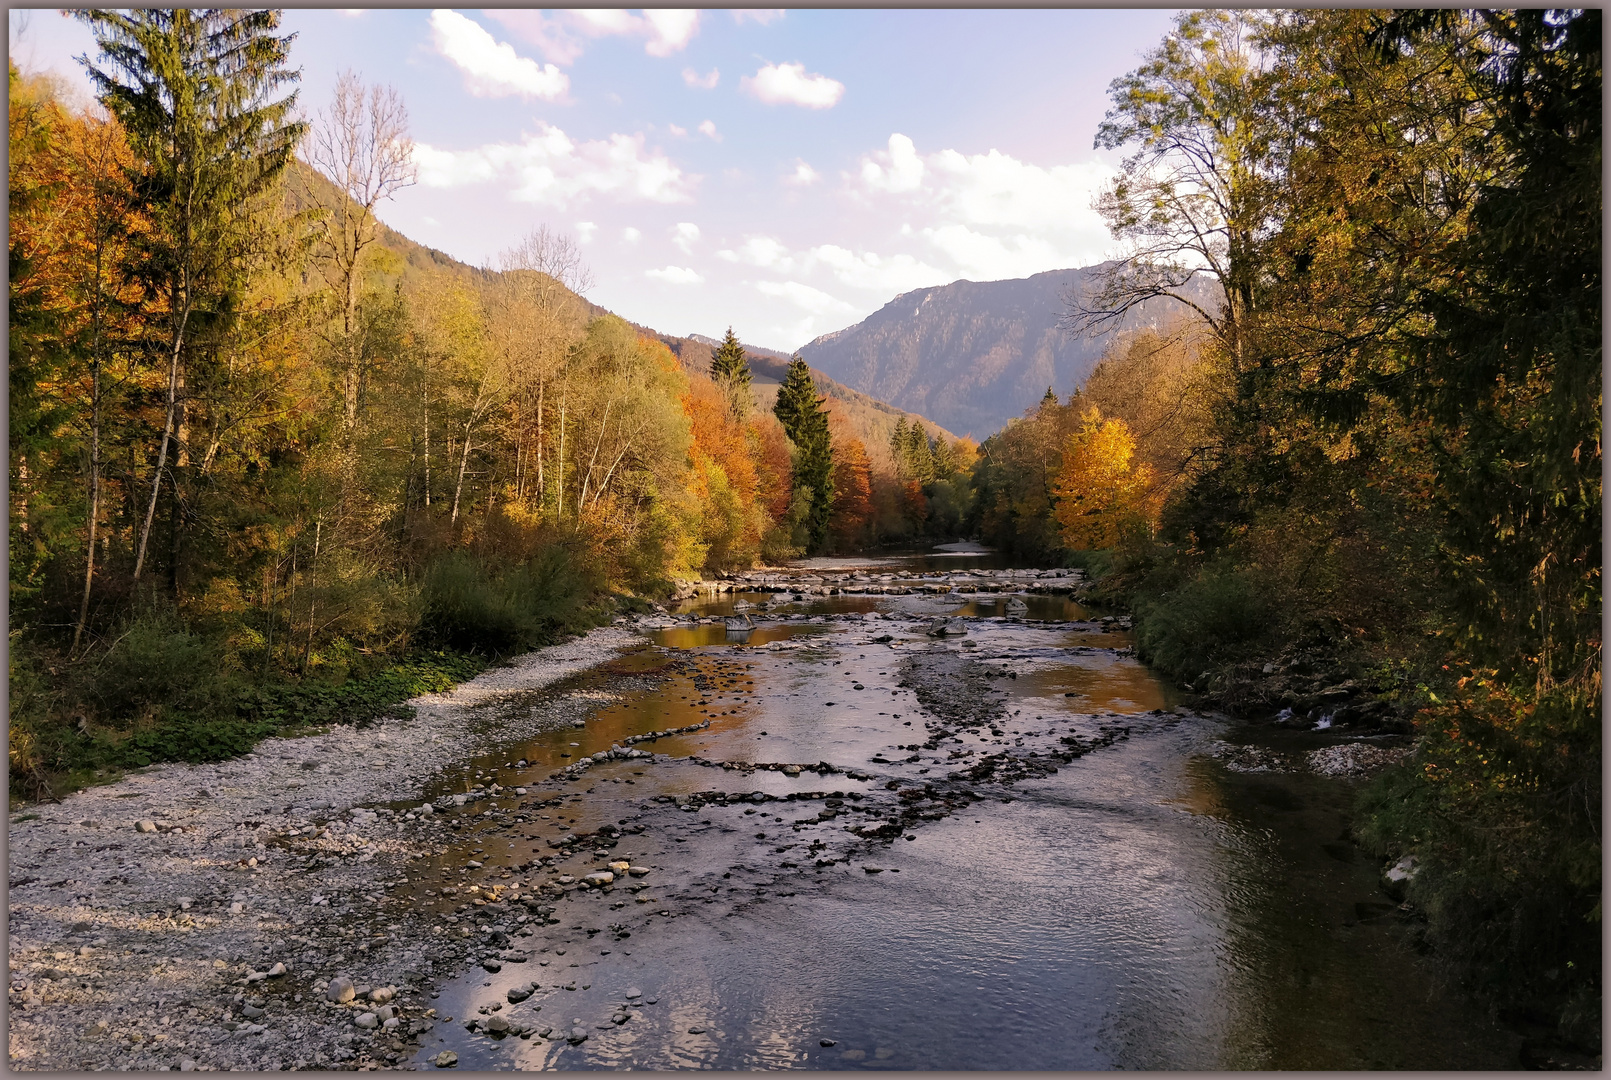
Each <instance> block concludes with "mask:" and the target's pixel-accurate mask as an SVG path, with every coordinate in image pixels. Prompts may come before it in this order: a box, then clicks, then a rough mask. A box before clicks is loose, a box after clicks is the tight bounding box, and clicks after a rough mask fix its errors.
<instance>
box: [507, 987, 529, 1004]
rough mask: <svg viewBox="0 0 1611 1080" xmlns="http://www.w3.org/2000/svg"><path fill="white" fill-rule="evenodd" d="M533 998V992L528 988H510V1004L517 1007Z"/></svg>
mask: <svg viewBox="0 0 1611 1080" xmlns="http://www.w3.org/2000/svg"><path fill="white" fill-rule="evenodd" d="M529 997H531V991H530V990H529V989H527V988H526V987H522V986H512V987H510V988H509V1004H511V1005H517V1004H519V1003H520V1002H522V1001H525V1000H526V999H527V998H529Z"/></svg>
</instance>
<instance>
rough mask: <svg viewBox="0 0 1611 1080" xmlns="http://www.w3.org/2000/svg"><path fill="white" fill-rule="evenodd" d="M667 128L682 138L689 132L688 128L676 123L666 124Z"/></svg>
mask: <svg viewBox="0 0 1611 1080" xmlns="http://www.w3.org/2000/svg"><path fill="white" fill-rule="evenodd" d="M666 130H667V131H669V132H671V133H672V134H673V135H675V136H677V138H679V139H680V138H682V137H683V136H684V135H687V134H688V129H687V128H685V127H678V126H677V125H676V124H667V125H666Z"/></svg>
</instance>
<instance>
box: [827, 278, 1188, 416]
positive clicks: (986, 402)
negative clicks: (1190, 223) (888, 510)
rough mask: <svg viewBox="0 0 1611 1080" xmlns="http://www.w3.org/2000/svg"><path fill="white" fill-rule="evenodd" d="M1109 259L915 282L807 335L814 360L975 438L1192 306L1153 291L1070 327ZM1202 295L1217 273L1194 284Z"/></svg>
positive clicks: (838, 376) (1068, 389)
mask: <svg viewBox="0 0 1611 1080" xmlns="http://www.w3.org/2000/svg"><path fill="white" fill-rule="evenodd" d="M1112 265H1113V264H1112V263H1111V262H1107V263H1098V264H1097V265H1095V266H1088V267H1076V268H1072V269H1067V270H1047V271H1044V272H1042V273H1039V274H1032V275H1030V276H1029V277H1024V278H1005V279H1001V280H997V281H983V282H980V281H970V280H968V279H965V278H964V279H959V280H957V281H953V282H950V283H948V284H945V285H933V286H927V287H925V288H920V289H910V290H908V291H906V292H904V293H901V294H899V295H897V296H895V297H894V298H893V299H891V300H890V301H889V302H888V303H886V304H885V305H884V306H883V307H881V308H879V309H878V310H877V311H875V312H873V313H872V314H871V315H869V316H867V317H866V318H865V319H863V320H862V321H861V322H859V323H856V324H855V325H853V326H848V327H845V328H844V329H841V330H835V331H832V332H830V333H827V334H822V335H820V336H818V337H816V338H814V339H812V340H811V341H810V342H809V343H807V344H806V345H804V346H802V347H801V349H800V355H801V356H802V357H803V358H804V359H805V361H806V362H807V363H808V364H810V365H811V366H812V367H813V368H814V369H817V370H820V371H822V372H823V373H824V374H826V375H828V376H829V377H830V378H832V379H834V380H836V381H838V382H842V383H844V384H845V385H846V386H848V387H850V388H851V389H853V390H857V391H860V392H861V393H864V394H867V395H869V396H871V397H873V398H876V399H878V400H880V401H884V402H888V403H889V404H890V405H893V406H895V407H896V408H898V409H902V410H906V411H909V412H914V413H918V414H920V415H924V416H929V417H932V418H933V419H934V420H935V422H937V423H938V424H940V425H942V426H944V427H945V428H948V429H950V430H952V431H958V432H962V433H963V434H966V435H970V436H972V437H973V438H976V439H982V438H983V437H985V436H987V435H990V434H992V433H994V432H996V431H998V430H1000V429H1001V428H1002V427H1004V426H1005V425H1006V423H1007V422H1008V421H1009V420H1011V419H1013V418H1014V417H1017V416H1021V415H1022V414H1023V412H1024V410H1025V409H1027V408H1029V407H1031V406H1033V405H1034V404H1035V402H1037V401H1039V400H1040V398H1041V396H1042V395H1043V394H1045V392H1046V389H1047V387H1051V388H1052V390H1053V391H1054V392H1055V393H1057V394H1058V395H1059V396H1060V397H1066V396H1067V395H1068V394H1070V393H1072V392H1073V391H1074V390H1076V389H1078V388H1079V387H1080V386H1081V385H1082V384H1083V383H1084V381H1085V378H1086V377H1087V376H1088V375H1089V374H1090V373H1091V370H1092V369H1093V368H1094V367H1095V366H1096V365H1097V363H1098V362H1099V361H1100V360H1101V358H1102V354H1103V353H1104V352H1105V351H1106V350H1107V348H1108V347H1109V346H1110V345H1111V344H1112V343H1113V341H1114V340H1116V339H1117V338H1118V337H1119V336H1121V335H1123V334H1125V333H1129V332H1133V331H1135V330H1139V329H1143V328H1151V329H1160V328H1162V327H1163V326H1164V325H1166V324H1168V323H1170V322H1172V321H1174V320H1175V319H1177V318H1179V317H1181V316H1182V315H1184V314H1185V313H1186V312H1187V311H1188V310H1189V309H1188V308H1187V307H1186V306H1185V305H1183V304H1181V303H1180V302H1179V301H1175V300H1172V299H1167V298H1157V299H1152V300H1148V301H1146V302H1144V303H1142V304H1140V305H1138V306H1137V307H1136V308H1135V309H1133V310H1132V311H1130V312H1129V313H1127V314H1126V316H1125V317H1124V318H1123V319H1121V320H1119V321H1118V323H1117V324H1116V325H1115V326H1114V327H1113V328H1112V329H1111V330H1110V331H1108V332H1106V333H1103V334H1100V335H1084V336H1075V335H1072V334H1070V333H1068V332H1067V331H1065V330H1064V329H1063V327H1062V316H1063V312H1064V310H1065V309H1066V306H1067V297H1068V296H1070V295H1076V296H1081V297H1090V296H1092V295H1094V293H1095V291H1096V290H1097V289H1098V288H1099V287H1100V284H1099V282H1100V277H1101V274H1102V272H1103V271H1104V270H1106V269H1108V268H1109V267H1111V266H1112ZM1188 291H1189V292H1191V293H1198V294H1201V295H1200V296H1194V297H1193V298H1194V299H1197V300H1198V301H1199V302H1202V301H1205V300H1208V299H1209V292H1210V288H1209V283H1208V282H1207V280H1206V279H1205V278H1204V277H1203V276H1201V275H1199V276H1198V278H1196V279H1194V280H1193V283H1192V284H1191V285H1190V286H1188Z"/></svg>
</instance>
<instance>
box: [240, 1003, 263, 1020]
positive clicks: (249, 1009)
mask: <svg viewBox="0 0 1611 1080" xmlns="http://www.w3.org/2000/svg"><path fill="white" fill-rule="evenodd" d="M263 1013H264V1010H263V1009H260V1008H258V1007H257V1006H256V1005H252V1004H246V1005H242V1006H241V1015H242V1016H244V1017H246V1018H247V1019H248V1020H256V1019H257V1018H258V1017H259V1016H262V1015H263Z"/></svg>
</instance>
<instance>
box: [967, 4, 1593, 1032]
mask: <svg viewBox="0 0 1611 1080" xmlns="http://www.w3.org/2000/svg"><path fill="white" fill-rule="evenodd" d="M1600 42H1601V15H1600V12H1598V11H1594V10H1586V11H1526V12H1495V11H1466V12H1455V11H1438V12H1405V13H1399V14H1389V13H1372V12H1366V11H1311V12H1288V13H1276V12H1263V13H1233V12H1213V13H1200V14H1192V15H1189V16H1186V17H1183V18H1181V19H1180V20H1179V21H1178V22H1177V24H1176V28H1175V30H1174V31H1173V32H1172V33H1171V34H1170V35H1169V36H1168V38H1167V39H1166V40H1165V41H1164V42H1163V43H1162V44H1161V45H1160V46H1159V47H1158V48H1157V49H1156V50H1155V51H1154V52H1153V53H1152V54H1150V55H1149V57H1148V58H1147V60H1146V62H1145V63H1144V64H1143V65H1142V66H1141V67H1139V68H1137V69H1136V70H1135V71H1134V72H1132V73H1131V74H1130V75H1128V76H1126V77H1125V78H1123V79H1120V80H1118V81H1117V82H1115V84H1114V85H1113V87H1112V91H1111V96H1112V107H1111V109H1110V110H1109V112H1108V114H1107V117H1106V120H1105V122H1104V124H1103V125H1102V127H1101V129H1100V132H1099V135H1098V140H1097V141H1098V143H1099V144H1100V145H1103V146H1108V147H1112V148H1124V149H1126V150H1127V151H1128V152H1129V153H1130V156H1129V157H1128V158H1127V159H1126V163H1125V166H1124V169H1123V171H1122V173H1121V175H1120V177H1119V178H1118V180H1117V181H1116V182H1115V183H1114V184H1113V185H1112V187H1111V188H1109V189H1108V191H1107V192H1106V194H1105V196H1104V197H1103V199H1102V201H1101V203H1100V209H1101V210H1102V212H1103V214H1104V215H1105V216H1106V218H1107V220H1108V223H1109V225H1110V227H1111V229H1112V231H1113V233H1114V235H1115V237H1116V238H1118V239H1119V240H1120V241H1122V242H1124V243H1126V244H1127V245H1129V255H1130V258H1129V259H1128V261H1127V262H1125V263H1123V264H1122V265H1121V266H1120V267H1119V268H1118V269H1117V270H1116V271H1115V272H1114V273H1113V274H1111V275H1110V277H1109V279H1108V281H1107V287H1106V289H1105V291H1104V293H1103V295H1102V297H1101V298H1100V300H1099V301H1098V302H1094V303H1085V304H1081V305H1078V306H1072V307H1071V308H1070V310H1069V311H1068V312H1067V313H1066V316H1067V320H1068V322H1069V323H1070V325H1071V326H1072V327H1074V328H1076V329H1081V330H1087V331H1093V330H1095V331H1099V330H1101V328H1102V327H1103V326H1104V325H1107V324H1109V323H1111V321H1112V320H1113V319H1114V318H1115V317H1116V316H1117V315H1118V314H1120V313H1122V312H1124V311H1125V310H1127V309H1128V308H1129V307H1131V306H1133V305H1134V304H1136V303H1137V302H1139V301H1141V300H1143V299H1146V298H1149V297H1154V296H1160V295H1163V296H1168V295H1181V296H1184V293H1183V290H1182V286H1183V283H1184V282H1186V281H1187V280H1189V279H1191V278H1192V277H1193V275H1207V277H1208V278H1209V279H1210V280H1212V281H1213V282H1214V283H1215V284H1216V285H1217V287H1218V289H1217V291H1218V293H1219V297H1220V303H1219V304H1217V305H1214V306H1211V307H1206V308H1204V307H1199V308H1198V309H1197V310H1196V313H1195V317H1193V318H1192V319H1190V320H1187V321H1184V322H1182V323H1181V324H1180V325H1178V326H1175V327H1173V328H1169V329H1166V330H1164V331H1160V332H1156V333H1151V332H1149V333H1145V334H1139V335H1131V336H1128V337H1126V338H1125V339H1123V340H1114V341H1113V342H1112V343H1111V344H1110V348H1109V351H1108V353H1107V356H1106V358H1105V360H1104V362H1103V363H1102V365H1101V366H1100V367H1099V368H1098V369H1097V370H1096V371H1095V373H1094V374H1093V375H1092V377H1091V378H1090V380H1089V382H1088V383H1087V384H1086V385H1085V386H1083V387H1082V388H1081V390H1080V391H1079V392H1078V393H1076V394H1075V395H1074V396H1073V398H1072V400H1069V401H1065V402H1060V401H1059V400H1058V399H1057V398H1055V397H1052V396H1050V395H1048V397H1047V399H1046V400H1045V401H1044V402H1042V403H1041V405H1040V406H1039V407H1038V408H1036V409H1035V410H1033V411H1032V412H1031V413H1030V414H1029V415H1028V416H1026V417H1025V418H1024V419H1023V420H1022V421H1020V422H1017V423H1014V424H1012V425H1010V426H1008V427H1007V428H1006V429H1005V430H1003V431H1002V432H1000V433H999V434H997V435H995V436H994V437H993V438H991V439H989V440H987V441H986V442H985V443H984V444H983V446H982V447H981V457H980V465H979V466H978V468H977V469H976V471H975V473H974V483H975V485H976V487H977V502H976V506H975V517H974V519H973V520H974V522H975V527H976V529H977V531H978V532H979V534H980V535H981V536H982V537H983V539H985V540H986V541H987V542H990V543H994V544H997V545H1000V546H1002V547H1006V548H1009V549H1012V550H1016V551H1018V552H1020V553H1022V554H1024V555H1026V556H1032V557H1036V558H1043V559H1044V558H1056V557H1059V556H1064V557H1067V556H1068V555H1069V553H1070V552H1071V551H1072V552H1082V554H1078V555H1075V556H1073V557H1074V558H1076V559H1077V560H1078V561H1080V562H1082V563H1084V564H1085V565H1087V566H1090V567H1092V568H1093V569H1095V570H1098V571H1099V572H1100V574H1101V579H1100V584H1099V587H1098V588H1099V592H1100V593H1101V594H1102V595H1106V596H1107V597H1108V598H1110V599H1113V600H1116V601H1120V602H1124V603H1127V604H1129V605H1130V606H1131V607H1132V608H1133V609H1134V611H1135V615H1136V625H1137V630H1138V638H1139V646H1140V650H1141V653H1142V656H1143V657H1144V658H1145V659H1147V660H1148V661H1149V662H1150V663H1151V664H1153V665H1154V666H1155V667H1156V668H1159V669H1161V670H1162V671H1163V672H1165V673H1166V674H1168V675H1169V676H1171V677H1173V678H1174V679H1176V680H1177V681H1178V682H1180V683H1182V684H1184V685H1187V686H1189V687H1191V688H1193V689H1195V690H1197V691H1199V692H1201V693H1203V694H1204V695H1205V696H1206V697H1207V698H1208V699H1209V700H1212V701H1215V702H1217V703H1219V704H1221V705H1222V706H1225V707H1229V708H1233V709H1240V710H1242V711H1244V712H1248V713H1252V714H1258V715H1265V716H1268V715H1272V714H1274V713H1276V712H1277V710H1279V709H1281V708H1282V707H1283V706H1289V707H1290V706H1291V705H1293V704H1294V698H1293V696H1292V691H1291V687H1292V686H1293V685H1294V677H1295V676H1297V675H1300V674H1303V673H1316V672H1319V671H1321V670H1328V671H1329V672H1330V675H1329V676H1328V678H1327V681H1335V682H1342V681H1343V677H1344V676H1347V677H1348V678H1349V679H1350V680H1351V682H1350V683H1349V685H1358V686H1359V687H1361V688H1363V689H1365V690H1367V691H1369V693H1370V695H1371V697H1372V698H1373V703H1372V704H1368V705H1361V706H1356V708H1358V709H1361V710H1368V709H1376V710H1382V709H1383V708H1384V707H1385V708H1386V710H1387V711H1386V712H1385V714H1384V713H1383V712H1381V711H1378V712H1376V713H1375V716H1376V720H1375V722H1376V723H1377V724H1380V722H1381V719H1382V717H1383V716H1384V715H1385V716H1388V717H1393V716H1396V717H1400V718H1402V720H1403V722H1405V723H1406V724H1408V725H1409V726H1410V727H1411V729H1412V730H1413V732H1414V734H1415V735H1416V736H1417V738H1416V747H1417V749H1416V753H1415V754H1414V756H1413V757H1412V758H1411V759H1410V762H1409V764H1408V765H1407V766H1405V767H1403V768H1401V769H1398V770H1395V771H1393V772H1391V773H1389V774H1388V775H1386V776H1384V777H1382V778H1381V779H1379V780H1377V781H1376V782H1375V783H1374V784H1373V786H1371V787H1370V788H1369V789H1368V790H1367V792H1366V793H1365V796H1364V798H1365V802H1364V804H1363V806H1362V807H1361V823H1360V830H1361V834H1362V836H1363V838H1364V839H1365V840H1366V841H1367V842H1368V843H1370V844H1371V845H1373V846H1374V847H1376V848H1377V849H1378V851H1379V852H1381V853H1382V854H1384V855H1387V856H1390V857H1393V858H1398V857H1399V856H1401V855H1404V854H1410V855H1413V856H1414V857H1415V858H1416V859H1417V860H1418V865H1419V872H1418V873H1417V875H1416V877H1415V879H1414V881H1413V883H1412V885H1411V888H1410V898H1411V900H1412V901H1413V902H1414V903H1415V905H1416V907H1417V909H1418V910H1419V911H1420V912H1421V913H1422V915H1423V916H1424V918H1425V919H1426V933H1427V939H1428V941H1429V942H1430V943H1431V944H1432V945H1433V947H1434V948H1435V949H1436V951H1437V953H1438V954H1439V955H1440V956H1441V957H1443V958H1444V959H1445V960H1447V961H1449V962H1450V963H1451V964H1452V966H1453V969H1454V970H1456V971H1457V972H1458V973H1459V974H1460V975H1461V976H1462V977H1464V978H1466V979H1468V980H1469V982H1470V984H1471V985H1473V986H1474V987H1476V988H1477V989H1479V990H1480V991H1481V992H1482V993H1483V994H1484V995H1486V996H1487V997H1488V999H1489V1000H1491V1001H1492V1002H1493V1003H1494V1004H1495V1005H1496V1007H1499V1008H1501V1009H1504V1010H1506V1015H1507V1016H1508V1017H1509V1018H1511V1019H1512V1020H1516V1021H1518V1022H1524V1023H1530V1024H1532V1023H1536V1024H1542V1025H1544V1026H1545V1027H1550V1026H1553V1025H1557V1024H1558V1025H1559V1029H1558V1030H1559V1031H1561V1032H1562V1033H1564V1034H1565V1035H1566V1036H1567V1037H1569V1038H1574V1039H1576V1040H1578V1041H1579V1043H1580V1045H1582V1046H1585V1047H1588V1048H1590V1049H1591V1052H1593V1051H1597V1049H1598V1043H1599V1024H1600V1021H1599V1015H1600V925H1601V900H1600V865H1601V847H1600V835H1599V826H1600V820H1601V787H1600V776H1601V772H1600V770H1601V764H1600V747H1601V692H1602V685H1601V636H1600V628H1601V618H1602V608H1601V577H1600V574H1601V560H1602V552H1601V520H1602V518H1601V513H1602V511H1601V468H1602V459H1601V447H1600V437H1601V428H1600V423H1601V419H1600V418H1601V409H1602V404H1603V397H1602V390H1601V307H1600V305H1601V293H1600V267H1601V257H1602V255H1601V243H1600V240H1601V229H1602V218H1601V201H1602V192H1601V180H1600V177H1601V130H1600V118H1601V107H1602V101H1601V73H1600V63H1601V55H1600V54H1601V45H1600ZM1283 687H1285V689H1283ZM1278 695H1279V696H1278ZM1290 711H1291V709H1290V708H1289V709H1288V712H1290ZM1368 718H1369V717H1368V716H1361V717H1360V719H1362V720H1363V719H1368Z"/></svg>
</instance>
